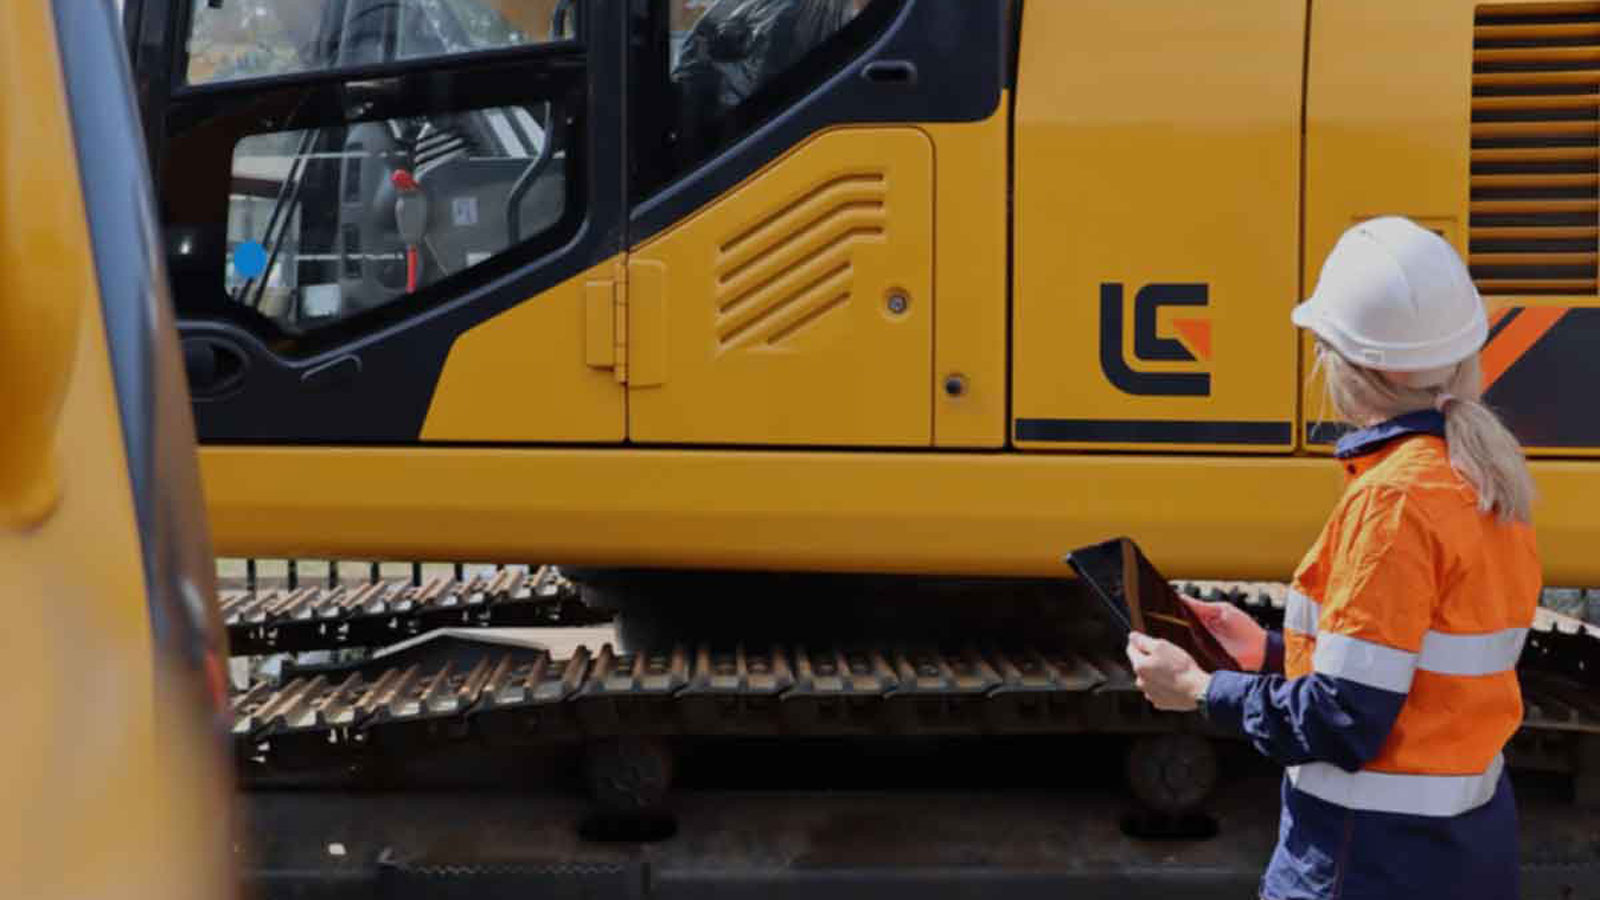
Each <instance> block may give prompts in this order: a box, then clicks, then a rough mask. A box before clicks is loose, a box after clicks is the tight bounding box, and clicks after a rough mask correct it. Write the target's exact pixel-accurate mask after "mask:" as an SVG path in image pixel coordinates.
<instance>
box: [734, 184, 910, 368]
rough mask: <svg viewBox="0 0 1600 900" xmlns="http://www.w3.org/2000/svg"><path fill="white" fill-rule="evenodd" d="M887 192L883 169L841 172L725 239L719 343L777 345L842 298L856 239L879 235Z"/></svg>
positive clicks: (846, 297) (848, 287)
mask: <svg viewBox="0 0 1600 900" xmlns="http://www.w3.org/2000/svg"><path fill="white" fill-rule="evenodd" d="M888 196H889V181H888V177H887V175H886V174H885V173H884V172H881V171H859V172H851V173H849V174H845V175H840V176H838V177H836V178H833V179H832V180H830V181H827V182H825V183H823V184H819V185H816V186H815V187H813V188H811V189H809V190H807V191H806V192H805V193H804V194H802V195H801V196H798V197H795V198H793V199H792V200H791V201H790V202H789V203H788V204H787V205H786V206H784V207H783V208H782V209H779V210H777V211H776V212H773V213H771V214H770V215H768V216H767V217H765V218H764V219H762V220H761V221H759V222H757V223H755V224H754V225H752V226H750V227H747V228H745V229H744V230H742V231H740V232H739V233H738V234H735V235H732V236H730V237H729V238H728V239H727V240H726V241H724V242H723V243H722V245H721V246H720V247H718V248H717V263H716V272H717V286H716V299H717V310H716V313H717V314H716V329H717V345H718V347H719V348H721V349H728V348H731V347H734V346H738V345H742V344H747V343H754V342H756V341H762V342H765V343H766V344H767V345H769V346H776V345H778V344H780V343H782V342H783V341H785V340H787V339H788V338H789V337H791V336H792V335H794V334H795V333H797V332H799V331H800V330H802V329H804V328H807V327H809V326H810V325H811V324H812V323H814V322H816V321H817V320H818V319H820V318H822V317H823V316H825V315H827V314H828V313H830V312H832V311H834V310H836V309H839V308H841V307H843V306H845V305H846V304H848V303H849V302H850V297H851V294H852V288H853V284H854V275H855V249H856V248H855V245H856V244H858V243H861V242H863V241H878V240H882V238H883V236H884V233H885V229H886V228H887V224H886V223H887V221H888Z"/></svg>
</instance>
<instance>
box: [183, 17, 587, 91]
mask: <svg viewBox="0 0 1600 900" xmlns="http://www.w3.org/2000/svg"><path fill="white" fill-rule="evenodd" d="M192 2H193V9H192V13H191V15H190V19H189V38H188V67H187V72H186V77H187V81H188V82H189V83H190V84H208V83H214V82H220V81H232V80H236V79H242V78H265V77H271V76H277V75H291V74H295V73H300V72H311V71H322V70H329V69H338V68H347V67H354V66H366V65H377V64H381V63H386V62H395V61H399V60H408V59H423V58H428V57H439V56H450V55H455V54H463V53H472V52H475V51H481V50H493V49H499V48H506V47H523V46H528V45H532V44H541V43H555V42H562V41H568V40H571V39H572V38H573V36H574V33H575V32H574V28H575V22H574V14H575V11H576V10H575V8H576V4H575V3H574V2H573V0H401V2H396V0H192Z"/></svg>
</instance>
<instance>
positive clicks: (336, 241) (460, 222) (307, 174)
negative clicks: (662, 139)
mask: <svg viewBox="0 0 1600 900" xmlns="http://www.w3.org/2000/svg"><path fill="white" fill-rule="evenodd" d="M557 122H559V117H558V115H557V107H556V106H555V105H554V104H548V103H540V104H537V105H534V106H528V107H521V106H517V107H496V108H490V109H478V110H470V111H466V112H459V113H452V114H449V115H435V116H426V117H417V118H408V119H387V120H381V121H374V122H362V123H357V124H352V125H347V126H341V127H334V128H319V129H312V130H307V131H287V132H275V133H271V134H259V135H253V136H251V137H247V138H245V139H244V140H242V141H240V142H239V143H238V144H237V145H236V147H235V149H234V153H233V181H232V188H231V190H230V193H229V202H228V254H227V264H226V266H225V268H224V274H223V287H224V288H225V289H226V291H227V295H228V298H229V299H230V300H232V301H234V302H237V303H241V304H244V305H247V306H249V307H251V308H253V309H255V310H256V311H257V312H260V313H261V314H262V315H264V316H266V317H268V318H270V319H272V320H273V321H274V322H276V323H277V324H278V325H279V326H280V327H281V328H283V329H284V330H285V331H287V332H289V333H291V334H299V333H304V332H306V331H309V330H312V329H314V328H317V327H320V326H322V325H326V324H331V323H333V322H337V321H340V320H342V319H345V318H347V317H349V316H352V315H355V314H357V313H360V312H362V311H364V310H368V309H372V308H374V307H377V306H382V305H385V304H390V303H395V302H403V300H404V299H405V298H406V297H408V296H409V295H411V294H414V293H416V292H417V291H420V290H422V289H424V288H426V287H427V286H428V285H430V284H433V283H435V282H437V281H439V280H441V279H443V278H447V277H449V276H452V275H455V274H457V273H459V272H462V271H465V270H467V269H469V268H471V267H473V266H476V265H478V264H480V263H482V262H484V261H485V260H487V259H490V258H492V257H493V256H495V255H496V254H499V253H501V252H503V251H505V250H506V249H507V248H509V247H511V246H513V245H515V244H518V243H521V242H523V241H525V240H527V239H529V238H532V237H535V236H538V235H539V234H541V233H543V232H545V231H546V230H548V229H550V228H552V227H553V226H555V225H556V224H557V223H558V222H560V221H561V220H562V218H563V214H564V212H565V211H566V207H567V157H566V152H565V149H564V148H563V141H562V139H561V137H560V135H561V131H560V128H559V127H557V126H555V125H553V123H557Z"/></svg>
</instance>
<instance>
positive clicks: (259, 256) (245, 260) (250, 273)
mask: <svg viewBox="0 0 1600 900" xmlns="http://www.w3.org/2000/svg"><path fill="white" fill-rule="evenodd" d="M233 270H234V271H235V272H238V273H239V277H240V278H255V277H256V276H258V275H260V274H261V273H262V272H265V271H266V270H267V248H265V247H263V246H261V244H259V243H257V242H256V241H244V242H243V243H241V244H239V246H237V247H234V248H233Z"/></svg>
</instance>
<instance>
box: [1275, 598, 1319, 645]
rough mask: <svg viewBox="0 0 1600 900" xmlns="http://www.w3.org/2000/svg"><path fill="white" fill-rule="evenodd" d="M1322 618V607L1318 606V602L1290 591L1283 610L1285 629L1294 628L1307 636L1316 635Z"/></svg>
mask: <svg viewBox="0 0 1600 900" xmlns="http://www.w3.org/2000/svg"><path fill="white" fill-rule="evenodd" d="M1321 616H1322V607H1320V606H1318V605H1317V601H1315V600H1313V599H1311V598H1310V597H1307V596H1306V595H1305V594H1302V593H1300V592H1299V591H1297V590H1294V589H1293V588H1290V589H1289V600H1288V602H1287V603H1285V605H1284V610H1283V627H1285V628H1293V629H1294V630H1295V631H1299V632H1303V633H1305V634H1316V633H1317V619H1318V618H1320V617H1321Z"/></svg>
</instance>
